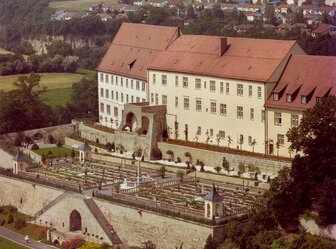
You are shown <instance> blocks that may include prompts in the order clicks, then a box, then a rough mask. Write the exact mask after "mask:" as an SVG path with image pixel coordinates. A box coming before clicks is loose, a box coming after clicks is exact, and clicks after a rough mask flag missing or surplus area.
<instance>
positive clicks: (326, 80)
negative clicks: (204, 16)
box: [97, 23, 336, 157]
mask: <svg viewBox="0 0 336 249" xmlns="http://www.w3.org/2000/svg"><path fill="white" fill-rule="evenodd" d="M335 68H336V57H332V56H328V57H327V56H309V55H306V54H305V52H304V51H303V49H302V48H301V47H300V46H299V45H298V44H297V42H296V41H280V40H268V39H251V38H231V37H217V36H195V35H182V34H180V31H179V29H178V28H176V27H162V26H152V25H144V24H131V23H123V24H122V26H121V27H120V29H119V31H118V33H117V35H116V37H115V38H114V40H113V41H112V43H111V45H110V47H109V49H108V51H107V52H106V54H105V56H104V58H103V60H102V62H101V63H100V65H99V66H98V68H97V70H98V91H99V114H100V123H101V124H102V125H104V126H108V127H111V128H117V127H118V126H119V125H120V122H121V120H122V116H123V114H124V113H123V110H124V104H125V103H139V102H149V104H150V105H165V106H166V109H167V114H166V119H167V127H168V128H167V130H168V133H169V136H170V138H172V139H179V140H188V141H197V142H203V143H210V144H218V143H219V145H220V146H230V147H231V148H237V149H242V150H248V151H252V150H254V151H255V152H258V153H266V154H278V155H280V156H285V157H289V156H290V151H289V150H288V147H289V143H288V141H287V138H286V133H287V132H288V130H289V128H291V127H292V126H296V125H298V124H299V122H300V119H301V117H302V112H303V111H304V110H306V109H307V108H311V107H312V106H314V104H315V103H316V101H318V100H319V99H320V98H322V97H324V96H328V95H335V93H336V70H335Z"/></svg>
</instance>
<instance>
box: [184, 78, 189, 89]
mask: <svg viewBox="0 0 336 249" xmlns="http://www.w3.org/2000/svg"><path fill="white" fill-rule="evenodd" d="M183 87H184V88H188V78H187V77H183Z"/></svg>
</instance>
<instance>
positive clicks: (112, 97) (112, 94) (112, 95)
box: [111, 91, 114, 100]
mask: <svg viewBox="0 0 336 249" xmlns="http://www.w3.org/2000/svg"><path fill="white" fill-rule="evenodd" d="M111 99H112V100H114V91H111Z"/></svg>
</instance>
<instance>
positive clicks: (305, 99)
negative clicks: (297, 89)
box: [301, 96, 307, 104]
mask: <svg viewBox="0 0 336 249" xmlns="http://www.w3.org/2000/svg"><path fill="white" fill-rule="evenodd" d="M301 104H307V96H301Z"/></svg>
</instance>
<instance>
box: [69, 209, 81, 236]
mask: <svg viewBox="0 0 336 249" xmlns="http://www.w3.org/2000/svg"><path fill="white" fill-rule="evenodd" d="M79 230H82V217H81V215H80V213H79V212H78V211H77V210H73V211H72V212H71V214H70V222H69V231H79Z"/></svg>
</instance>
